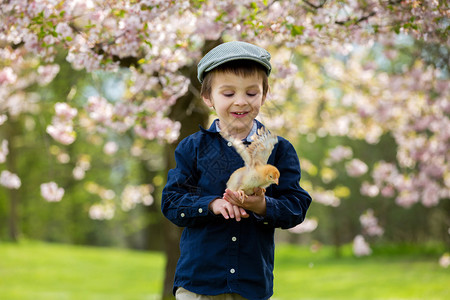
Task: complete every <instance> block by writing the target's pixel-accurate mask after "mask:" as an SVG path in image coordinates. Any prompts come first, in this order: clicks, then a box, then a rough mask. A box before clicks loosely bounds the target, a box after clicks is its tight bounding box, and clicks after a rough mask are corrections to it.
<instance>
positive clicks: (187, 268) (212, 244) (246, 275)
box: [161, 122, 311, 300]
mask: <svg viewBox="0 0 450 300" xmlns="http://www.w3.org/2000/svg"><path fill="white" fill-rule="evenodd" d="M257 126H258V128H261V127H262V126H263V125H262V124H261V123H260V122H257ZM200 129H201V130H200V131H198V132H196V133H194V134H192V135H190V136H188V137H187V138H185V139H184V140H182V141H181V142H180V143H179V145H178V147H177V149H176V150H175V160H176V167H175V168H174V169H172V170H170V171H169V173H168V179H167V184H166V186H165V187H164V190H163V193H162V204H161V206H162V212H163V214H164V215H165V216H166V217H167V218H168V219H169V220H170V221H171V222H173V223H174V224H176V225H178V226H181V227H185V229H184V230H183V233H182V236H181V240H180V250H181V255H180V258H179V260H178V264H177V269H176V274H175V281H174V292H175V290H176V288H177V287H180V286H181V287H184V288H185V289H187V290H189V291H191V292H194V293H197V294H202V295H218V294H224V293H237V294H240V295H241V296H243V297H245V298H247V299H252V300H253V299H254V300H262V299H268V298H270V297H271V296H272V294H273V267H274V248H275V244H274V232H275V228H277V227H280V228H283V229H286V228H291V227H294V226H296V225H297V224H299V223H301V222H302V221H303V220H304V218H305V214H306V211H307V209H308V207H309V205H310V203H311V197H310V196H309V194H308V193H307V192H306V191H305V190H303V189H302V188H301V187H300V184H299V181H300V176H301V175H300V164H299V160H298V157H297V153H296V152H295V150H294V147H293V146H292V145H291V143H289V142H288V141H287V140H286V139H284V138H282V137H278V143H277V144H275V147H274V149H273V151H272V154H271V156H270V157H269V161H268V163H269V164H272V165H274V166H276V167H277V168H278V170H279V171H280V174H281V176H280V179H279V185H271V186H270V187H268V188H267V191H266V203H267V212H266V216H264V217H261V216H258V215H256V214H255V213H253V212H250V217H249V218H246V219H241V221H240V222H237V221H236V220H235V219H228V220H226V219H225V218H223V216H222V215H214V214H213V213H212V212H211V211H210V210H209V209H208V206H209V203H210V202H211V201H212V200H214V199H217V198H221V197H222V196H223V193H224V191H225V188H226V183H227V181H228V179H229V177H230V175H231V174H232V173H233V172H234V171H235V170H236V169H238V168H240V167H243V166H244V161H243V160H242V158H241V157H240V156H239V154H238V153H237V152H236V151H235V149H234V148H233V147H232V146H231V144H230V143H227V141H226V140H225V139H223V138H222V136H221V135H220V134H219V133H218V132H217V129H216V126H215V123H213V124H212V125H211V127H210V128H209V129H208V130H206V129H203V128H200Z"/></svg>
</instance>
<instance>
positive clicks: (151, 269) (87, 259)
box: [0, 242, 164, 300]
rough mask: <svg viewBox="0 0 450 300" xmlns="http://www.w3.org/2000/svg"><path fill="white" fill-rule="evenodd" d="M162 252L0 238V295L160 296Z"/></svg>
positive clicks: (8, 298)
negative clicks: (7, 240)
mask: <svg viewBox="0 0 450 300" xmlns="http://www.w3.org/2000/svg"><path fill="white" fill-rule="evenodd" d="M163 269H164V257H163V255H161V254H160V253H151V252H138V251H129V250H119V249H108V248H94V247H77V246H70V245H58V244H44V243H38V242H21V243H19V244H18V245H16V244H10V243H6V244H5V243H0V299H2V300H13V299H26V300H28V299H30V300H31V299H32V300H35V299H36V300H39V299H49V300H50V299H58V300H64V299H74V300H75V299H76V300H78V299H80V300H85V299H86V300H89V299H108V300H109V299H111V300H114V299H117V300H119V299H159V296H158V295H159V294H160V291H161V288H162V280H163V273H162V270H163Z"/></svg>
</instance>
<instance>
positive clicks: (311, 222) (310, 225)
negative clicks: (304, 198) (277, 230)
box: [288, 218, 319, 234]
mask: <svg viewBox="0 0 450 300" xmlns="http://www.w3.org/2000/svg"><path fill="white" fill-rule="evenodd" d="M317 225H319V223H318V221H317V220H316V219H308V218H306V219H305V220H304V221H303V222H302V223H301V224H298V225H297V226H295V227H292V228H290V229H288V231H289V232H292V233H297V234H300V233H305V232H312V231H314V230H316V228H317Z"/></svg>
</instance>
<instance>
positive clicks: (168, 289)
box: [162, 40, 221, 300]
mask: <svg viewBox="0 0 450 300" xmlns="http://www.w3.org/2000/svg"><path fill="white" fill-rule="evenodd" d="M220 43H221V40H218V41H205V45H204V47H203V49H202V52H203V55H204V54H206V53H207V52H208V51H209V50H211V49H212V48H214V47H215V46H217V45H219V44H220ZM181 72H182V73H183V74H184V75H185V76H186V77H188V78H189V79H190V80H191V84H190V86H189V90H188V92H187V93H186V94H185V95H184V96H183V97H181V98H179V99H178V100H177V102H176V104H175V105H174V106H173V107H172V110H171V113H170V115H169V117H170V118H171V119H172V120H175V121H178V122H180V123H181V130H180V137H179V138H178V142H179V141H181V140H182V139H184V138H185V137H187V136H188V135H190V134H192V133H194V132H197V131H198V130H199V127H198V126H199V125H201V126H203V127H206V126H207V125H208V124H207V122H208V116H209V109H208V108H207V107H206V105H204V103H203V101H202V100H201V97H200V88H201V86H200V83H199V82H198V79H197V65H196V64H195V65H192V66H190V67H189V68H186V69H184V70H181ZM177 145H178V143H174V144H168V145H167V146H166V153H165V155H166V158H165V159H166V171H168V170H169V169H172V168H174V167H175V159H174V152H175V148H176V146H177ZM166 175H167V173H166ZM166 178H167V176H166ZM163 227H164V228H163V232H164V240H165V241H164V246H165V247H164V249H165V252H166V259H167V261H166V269H165V272H166V274H165V278H164V287H163V295H162V299H164V300H166V299H174V297H173V295H172V286H173V278H174V275H175V267H176V264H177V261H178V258H179V256H180V248H179V241H180V237H181V232H182V229H181V228H179V227H177V226H175V225H173V224H172V223H171V222H169V221H168V220H166V219H164V221H163Z"/></svg>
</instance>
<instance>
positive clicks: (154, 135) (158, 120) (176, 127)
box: [134, 115, 181, 143]
mask: <svg viewBox="0 0 450 300" xmlns="http://www.w3.org/2000/svg"><path fill="white" fill-rule="evenodd" d="M144 121H145V123H144V124H142V125H141V124H138V125H136V126H135V127H134V131H135V132H136V133H137V134H138V135H139V136H141V137H143V138H146V139H149V140H153V139H158V140H165V141H167V142H169V143H173V142H174V141H176V140H177V138H178V135H179V132H180V127H181V124H180V122H173V121H172V120H170V119H169V118H164V117H162V116H161V115H156V116H155V117H153V118H151V117H145V119H144Z"/></svg>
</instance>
